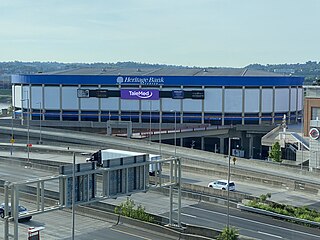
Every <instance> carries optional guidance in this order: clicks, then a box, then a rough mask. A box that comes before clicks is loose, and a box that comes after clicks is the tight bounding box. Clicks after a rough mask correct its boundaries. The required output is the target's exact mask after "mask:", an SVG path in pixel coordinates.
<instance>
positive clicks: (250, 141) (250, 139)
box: [249, 134, 253, 158]
mask: <svg viewBox="0 0 320 240" xmlns="http://www.w3.org/2000/svg"><path fill="white" fill-rule="evenodd" d="M249 153H250V154H249V157H250V158H253V136H252V135H251V134H249Z"/></svg>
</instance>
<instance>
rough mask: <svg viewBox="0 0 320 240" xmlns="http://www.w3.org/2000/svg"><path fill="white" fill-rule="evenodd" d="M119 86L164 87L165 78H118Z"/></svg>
mask: <svg viewBox="0 0 320 240" xmlns="http://www.w3.org/2000/svg"><path fill="white" fill-rule="evenodd" d="M117 83H118V84H120V85H121V84H123V83H125V84H140V85H163V84H164V77H122V76H119V77H117Z"/></svg>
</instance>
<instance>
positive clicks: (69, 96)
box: [62, 87, 79, 110]
mask: <svg viewBox="0 0 320 240" xmlns="http://www.w3.org/2000/svg"><path fill="white" fill-rule="evenodd" d="M77 89H78V87H63V88H62V109H63V110H78V109H79V104H78V95H77Z"/></svg>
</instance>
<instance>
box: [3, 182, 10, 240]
mask: <svg viewBox="0 0 320 240" xmlns="http://www.w3.org/2000/svg"><path fill="white" fill-rule="evenodd" d="M8 205H9V182H7V181H6V182H5V183H4V216H5V217H4V240H9V220H8Z"/></svg>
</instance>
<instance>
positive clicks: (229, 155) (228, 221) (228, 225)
mask: <svg viewBox="0 0 320 240" xmlns="http://www.w3.org/2000/svg"><path fill="white" fill-rule="evenodd" d="M230 158H231V138H230V137H229V144H228V185H227V191H228V196H227V201H228V205H227V230H228V233H229V227H230V217H229V214H230V212H229V211H230V209H229V208H230V199H229V195H230V191H229V183H230Z"/></svg>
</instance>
